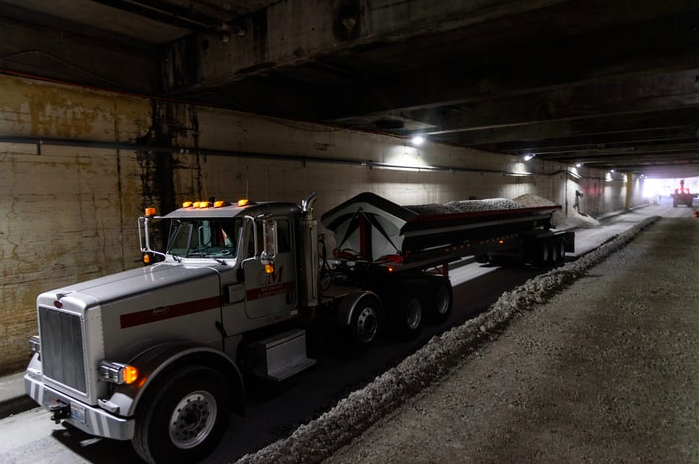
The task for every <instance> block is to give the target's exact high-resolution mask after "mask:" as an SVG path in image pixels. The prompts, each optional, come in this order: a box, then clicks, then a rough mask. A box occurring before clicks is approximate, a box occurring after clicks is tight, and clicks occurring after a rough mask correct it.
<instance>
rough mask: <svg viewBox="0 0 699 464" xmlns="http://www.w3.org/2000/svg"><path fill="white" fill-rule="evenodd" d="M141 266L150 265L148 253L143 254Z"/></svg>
mask: <svg viewBox="0 0 699 464" xmlns="http://www.w3.org/2000/svg"><path fill="white" fill-rule="evenodd" d="M143 264H150V255H149V254H148V253H144V254H143Z"/></svg>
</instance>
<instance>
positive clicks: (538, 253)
mask: <svg viewBox="0 0 699 464" xmlns="http://www.w3.org/2000/svg"><path fill="white" fill-rule="evenodd" d="M534 250H535V252H534V253H535V255H534V260H533V261H534V265H535V266H539V267H545V266H548V265H549V259H550V257H549V255H550V254H551V253H550V249H549V244H548V241H547V240H538V241H537V242H536V246H535V248H534Z"/></svg>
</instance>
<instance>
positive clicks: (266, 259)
mask: <svg viewBox="0 0 699 464" xmlns="http://www.w3.org/2000/svg"><path fill="white" fill-rule="evenodd" d="M276 257H277V221H275V220H274V219H264V220H262V253H260V262H261V263H262V264H264V265H265V267H266V266H267V265H272V266H273V265H274V258H276Z"/></svg>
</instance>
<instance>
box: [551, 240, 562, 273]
mask: <svg viewBox="0 0 699 464" xmlns="http://www.w3.org/2000/svg"><path fill="white" fill-rule="evenodd" d="M548 247H549V261H548V265H549V266H555V265H556V264H558V262H559V261H560V256H559V254H558V251H559V248H558V239H556V238H553V239H552V240H550V241H549V243H548Z"/></svg>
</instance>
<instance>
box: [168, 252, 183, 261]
mask: <svg viewBox="0 0 699 464" xmlns="http://www.w3.org/2000/svg"><path fill="white" fill-rule="evenodd" d="M170 254H171V255H172V258H173V259H174V260H175V261H177V262H178V263H181V262H182V258H180V257H179V256H177V255H176V254H175V253H170Z"/></svg>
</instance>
